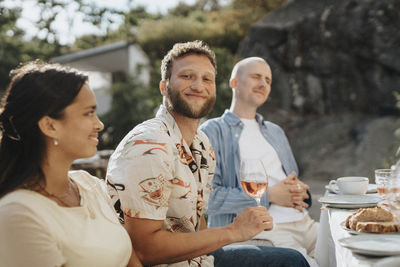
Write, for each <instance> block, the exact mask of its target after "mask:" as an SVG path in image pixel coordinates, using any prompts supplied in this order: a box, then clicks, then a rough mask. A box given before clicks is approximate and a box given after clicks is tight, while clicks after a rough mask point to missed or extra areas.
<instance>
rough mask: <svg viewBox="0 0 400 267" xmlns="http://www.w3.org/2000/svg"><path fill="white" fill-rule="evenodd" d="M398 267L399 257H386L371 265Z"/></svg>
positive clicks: (374, 266)
mask: <svg viewBox="0 0 400 267" xmlns="http://www.w3.org/2000/svg"><path fill="white" fill-rule="evenodd" d="M399 266H400V257H399V256H397V257H387V258H384V259H381V260H379V261H377V262H375V263H374V265H372V267H399Z"/></svg>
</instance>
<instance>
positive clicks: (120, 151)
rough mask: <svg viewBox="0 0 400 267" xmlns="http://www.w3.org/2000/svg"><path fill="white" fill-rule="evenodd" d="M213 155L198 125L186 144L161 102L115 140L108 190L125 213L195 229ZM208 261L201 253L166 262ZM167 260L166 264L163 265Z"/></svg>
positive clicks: (175, 227) (210, 263) (179, 228)
mask: <svg viewBox="0 0 400 267" xmlns="http://www.w3.org/2000/svg"><path fill="white" fill-rule="evenodd" d="M214 168H215V156H214V152H213V149H212V147H211V144H210V142H209V140H208V138H207V137H206V135H205V134H204V133H203V132H201V131H198V132H197V133H196V135H195V137H194V140H193V144H192V146H191V147H189V146H188V145H187V144H186V142H185V140H184V139H183V137H182V134H181V132H180V130H179V127H178V125H177V124H176V122H175V120H174V118H173V117H172V115H171V114H170V113H169V112H168V111H167V110H166V108H165V107H164V106H161V107H160V109H159V111H158V112H157V115H156V117H155V118H154V119H151V120H148V121H145V122H144V123H142V124H140V125H138V126H137V127H135V128H134V129H133V130H132V131H131V132H129V133H128V135H127V136H126V137H125V138H124V139H123V140H122V142H121V143H120V144H119V145H118V147H117V149H116V150H115V152H114V154H113V155H112V156H111V158H110V161H109V164H108V169H107V182H108V186H109V193H110V195H111V198H112V199H113V201H114V204H115V205H114V206H115V207H116V208H117V209H118V208H119V207H120V209H121V210H122V212H123V214H124V216H129V217H133V218H144V219H153V220H163V221H164V224H163V229H164V230H167V231H171V232H195V231H198V230H199V227H200V218H201V216H202V215H203V213H204V211H205V209H206V208H207V201H208V198H209V194H210V190H211V186H210V184H211V179H212V178H213V174H214V173H213V172H214ZM200 265H201V266H213V258H212V257H210V256H201V257H197V258H195V259H191V260H188V261H183V262H179V263H175V264H170V265H168V266H200ZM162 266H167V265H162Z"/></svg>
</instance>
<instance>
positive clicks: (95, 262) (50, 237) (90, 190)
mask: <svg viewBox="0 0 400 267" xmlns="http://www.w3.org/2000/svg"><path fill="white" fill-rule="evenodd" d="M69 175H70V177H71V179H72V180H73V181H74V182H75V183H76V184H77V186H78V189H79V193H80V196H81V205H80V206H79V207H61V206H59V205H58V204H57V203H56V202H55V201H53V200H51V199H49V198H47V197H44V196H43V195H41V194H39V193H37V192H34V191H31V190H23V189H20V190H16V191H13V192H11V193H8V194H7V195H5V196H4V197H3V198H1V199H0V266H7V267H13V266H33V267H35V266H38V267H39V266H40V267H46V266H49V267H50V266H51V267H54V266H61V265H64V266H66V267H68V266H76V267H78V266H79V267H80V266H85V267H91V266H96V267H102V266H104V267H109V266H126V265H127V263H128V261H129V258H130V256H131V252H132V245H131V241H130V238H129V235H128V233H127V232H126V230H125V229H124V228H123V226H122V225H121V224H120V223H119V220H118V217H117V215H116V213H115V211H114V209H113V207H112V205H111V202H110V199H109V197H108V195H107V193H106V191H105V185H104V184H103V183H102V181H101V180H99V179H98V178H95V177H92V176H90V175H89V174H88V173H87V172H85V171H71V172H69Z"/></svg>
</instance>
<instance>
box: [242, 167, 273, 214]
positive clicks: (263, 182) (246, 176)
mask: <svg viewBox="0 0 400 267" xmlns="http://www.w3.org/2000/svg"><path fill="white" fill-rule="evenodd" d="M240 183H241V185H242V188H243V190H244V192H246V194H248V195H249V196H251V197H252V198H254V199H255V200H256V201H257V206H261V203H260V201H261V197H262V196H263V195H264V193H265V191H266V190H267V187H268V177H267V172H266V170H265V167H264V163H263V162H262V160H261V159H243V160H242V161H241V162H240Z"/></svg>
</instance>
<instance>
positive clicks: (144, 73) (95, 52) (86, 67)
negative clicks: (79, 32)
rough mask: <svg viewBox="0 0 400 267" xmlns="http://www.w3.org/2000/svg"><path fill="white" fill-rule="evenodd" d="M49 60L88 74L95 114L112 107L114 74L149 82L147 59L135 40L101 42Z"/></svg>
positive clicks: (104, 111)
mask: <svg viewBox="0 0 400 267" xmlns="http://www.w3.org/2000/svg"><path fill="white" fill-rule="evenodd" d="M51 62H57V63H60V64H63V65H67V66H70V67H73V68H76V69H79V70H81V71H84V72H86V73H87V74H88V76H89V83H90V86H91V88H92V89H93V91H94V93H95V96H96V100H97V104H98V114H104V113H106V112H107V111H108V110H109V109H110V107H111V94H110V88H111V84H112V74H113V73H116V72H123V73H126V74H128V75H135V77H138V78H139V79H140V80H141V81H142V82H143V83H148V82H149V79H150V72H149V69H148V65H149V59H148V57H147V55H146V54H145V53H144V52H143V50H142V49H141V48H140V47H139V46H138V45H137V44H135V42H127V41H121V42H117V43H112V44H108V45H103V46H99V47H95V48H92V49H88V50H84V51H80V52H77V53H72V54H67V55H63V56H59V57H55V58H52V59H51Z"/></svg>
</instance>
